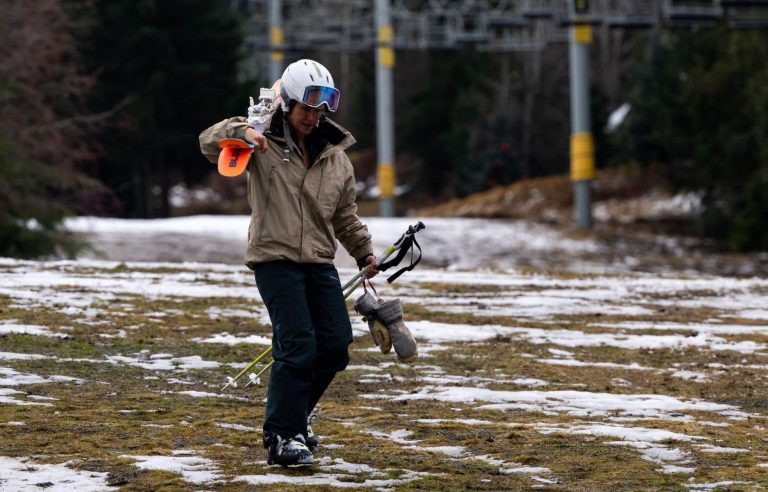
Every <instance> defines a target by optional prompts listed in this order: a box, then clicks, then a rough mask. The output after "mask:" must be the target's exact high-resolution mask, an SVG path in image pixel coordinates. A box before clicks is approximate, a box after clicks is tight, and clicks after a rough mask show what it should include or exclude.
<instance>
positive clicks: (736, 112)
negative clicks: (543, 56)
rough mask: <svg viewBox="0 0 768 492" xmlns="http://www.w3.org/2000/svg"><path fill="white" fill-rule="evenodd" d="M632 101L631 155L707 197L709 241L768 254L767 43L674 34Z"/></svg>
mask: <svg viewBox="0 0 768 492" xmlns="http://www.w3.org/2000/svg"><path fill="white" fill-rule="evenodd" d="M631 102H632V113H631V116H630V125H629V128H628V131H626V132H625V133H624V134H622V135H621V136H620V138H621V139H623V145H622V148H623V149H624V152H625V154H624V156H627V155H629V156H634V157H635V158H636V159H638V160H639V161H641V162H645V163H657V164H658V166H659V168H660V169H661V171H662V172H663V173H664V174H665V175H666V176H667V178H668V179H669V181H670V182H671V183H672V184H673V185H674V186H675V187H676V188H678V189H692V190H699V191H701V192H702V194H703V205H704V209H705V210H704V213H703V215H702V217H701V220H700V222H699V223H698V230H699V231H700V232H701V233H703V234H706V235H709V236H712V237H716V238H719V239H722V240H724V241H725V242H726V243H727V244H728V245H729V246H731V247H732V248H735V249H738V250H756V249H757V250H759V249H763V250H765V249H768V229H766V228H765V224H764V221H765V218H766V217H768V115H766V109H768V35H767V34H766V33H763V32H756V31H731V30H728V29H725V28H717V29H711V30H702V31H696V32H691V31H679V32H673V33H672V34H671V36H670V39H669V41H668V43H666V44H665V45H664V46H662V47H660V48H659V49H658V50H657V51H656V53H655V54H654V56H653V57H652V59H651V61H650V62H649V63H647V64H645V65H643V66H642V67H641V68H640V70H639V72H638V76H637V78H636V84H635V87H634V90H633V94H632V97H631Z"/></svg>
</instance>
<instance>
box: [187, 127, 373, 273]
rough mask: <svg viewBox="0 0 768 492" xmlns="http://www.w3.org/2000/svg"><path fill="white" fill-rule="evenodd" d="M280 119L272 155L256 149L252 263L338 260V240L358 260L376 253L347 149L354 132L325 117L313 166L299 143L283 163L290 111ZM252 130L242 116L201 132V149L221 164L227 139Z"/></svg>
mask: <svg viewBox="0 0 768 492" xmlns="http://www.w3.org/2000/svg"><path fill="white" fill-rule="evenodd" d="M273 120H275V121H273V124H272V125H271V127H270V131H269V132H267V133H266V134H267V142H268V148H267V151H266V153H263V154H262V153H261V152H258V151H255V152H254V153H253V154H252V157H251V161H250V163H249V164H248V171H247V175H248V203H249V204H250V206H251V221H250V225H249V227H248V247H247V249H246V253H245V264H246V265H247V266H248V267H249V268H253V267H254V265H255V264H256V263H262V262H266V261H273V260H289V261H294V262H298V263H332V262H333V258H334V256H335V253H336V239H337V238H338V240H339V242H340V243H341V245H342V246H344V249H346V250H347V251H348V252H349V254H350V255H351V256H352V257H353V258H355V259H356V260H357V259H360V258H362V257H365V256H367V255H370V254H372V252H373V249H372V246H371V236H370V234H369V233H368V228H367V227H366V226H364V225H363V224H362V223H361V222H360V219H359V218H358V217H357V205H356V204H355V197H356V191H355V176H354V171H353V169H352V164H351V163H350V161H349V158H348V157H347V155H346V153H345V152H344V150H345V149H346V148H347V147H349V146H350V145H352V144H353V143H355V139H354V137H353V136H352V135H351V134H350V133H349V132H348V131H347V130H345V129H344V128H342V127H341V126H339V125H338V124H336V123H334V122H332V121H330V120H328V119H326V120H324V121H323V122H321V123H320V126H319V127H318V128H316V129H315V130H314V131H313V132H312V134H311V135H310V137H308V139H311V142H312V145H313V148H314V149H315V153H316V154H317V156H316V158H315V161H314V163H313V164H312V166H311V167H310V168H309V169H307V168H306V166H305V165H304V162H303V160H302V158H301V155H300V154H299V150H298V148H296V147H293V148H292V151H291V154H290V160H289V161H288V162H284V161H283V155H284V154H283V151H284V148H285V140H284V139H283V138H282V134H283V125H282V117H281V116H280V117H279V118H278V117H276V118H273ZM246 128H247V124H246V122H245V118H242V117H236V118H230V119H227V120H224V121H221V122H219V123H217V124H215V125H213V126H212V127H210V128H208V129H207V130H205V131H204V132H203V133H201V134H200V150H201V151H202V153H203V155H205V157H206V158H207V159H208V160H209V161H211V162H213V163H216V162H217V161H218V155H219V151H220V149H219V146H218V143H219V140H221V139H223V138H240V139H242V138H244V137H245V129H246ZM310 153H311V154H312V153H313V152H312V151H310Z"/></svg>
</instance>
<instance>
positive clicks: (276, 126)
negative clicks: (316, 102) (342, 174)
mask: <svg viewBox="0 0 768 492" xmlns="http://www.w3.org/2000/svg"><path fill="white" fill-rule="evenodd" d="M283 117H284V116H283V110H282V108H279V107H278V108H277V111H276V112H275V114H274V115H273V116H272V121H271V122H270V125H269V130H267V131H266V132H265V133H266V134H267V135H271V136H272V137H274V138H277V139H281V140H285V134H284V132H283ZM356 141H357V140H355V137H353V136H352V134H351V133H350V132H349V131H348V130H347V129H346V128H344V127H343V126H341V125H339V124H338V123H336V122H335V121H333V120H331V119H330V118H328V117H325V116H323V117H322V118H321V120H320V125H319V126H318V127H317V128H315V129H314V130H312V133H310V134H309V135H308V136H307V144H308V147H309V148H310V149H319V150H318V154H319V153H320V152H322V151H323V150H330V149H326V147H327V146H329V145H330V146H331V147H333V148H337V149H338V150H345V149H347V148H349V147H351V146H352V145H354V143H355V142H356ZM310 152H311V150H310ZM311 153H312V152H311ZM313 160H314V159H313Z"/></svg>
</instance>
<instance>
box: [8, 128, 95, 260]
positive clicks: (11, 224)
mask: <svg viewBox="0 0 768 492" xmlns="http://www.w3.org/2000/svg"><path fill="white" fill-rule="evenodd" d="M64 174H65V173H61V172H57V170H56V169H55V168H51V167H50V166H44V165H42V164H39V163H37V162H35V161H33V160H29V159H26V158H25V157H24V154H23V153H22V152H17V151H16V150H15V149H14V148H13V146H11V145H10V144H9V143H8V142H7V141H5V140H0V256H9V257H13V258H34V257H41V256H49V255H52V254H54V253H64V254H68V255H70V256H71V255H73V254H74V253H75V252H76V251H77V250H78V249H79V247H80V245H79V244H78V243H77V242H75V241H73V240H72V238H71V237H70V236H69V235H68V234H67V233H65V232H63V231H61V230H60V223H61V221H62V220H63V219H64V217H65V216H66V215H68V209H67V208H66V207H65V206H64V205H63V204H62V202H61V201H60V200H57V199H56V196H57V195H58V193H57V192H58V191H61V190H62V188H63V183H65V182H66V181H67V178H66V176H64Z"/></svg>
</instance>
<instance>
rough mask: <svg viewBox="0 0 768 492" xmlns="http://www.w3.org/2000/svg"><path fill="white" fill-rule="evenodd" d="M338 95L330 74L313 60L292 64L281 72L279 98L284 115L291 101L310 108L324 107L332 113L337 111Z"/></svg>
mask: <svg viewBox="0 0 768 492" xmlns="http://www.w3.org/2000/svg"><path fill="white" fill-rule="evenodd" d="M340 95H341V94H340V93H339V90H338V89H336V88H335V87H334V86H333V77H331V72H329V71H328V69H327V68H325V67H324V66H322V65H321V64H319V63H317V62H316V61H314V60H308V59H304V60H299V61H297V62H293V63H291V64H290V65H288V68H286V69H285V71H284V72H283V77H282V84H281V86H280V98H281V99H282V107H283V112H285V113H286V114H288V110H289V103H290V102H291V101H298V102H300V103H303V104H306V105H307V106H310V107H312V108H320V107H322V106H323V105H325V106H326V108H327V109H328V111H331V112H334V111H336V110H337V109H339V97H340Z"/></svg>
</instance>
